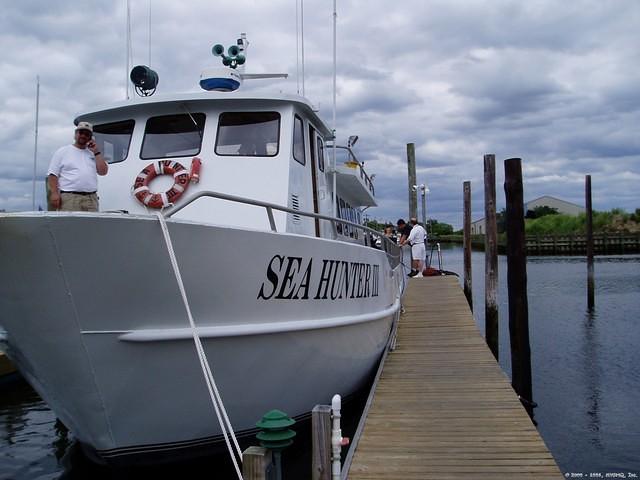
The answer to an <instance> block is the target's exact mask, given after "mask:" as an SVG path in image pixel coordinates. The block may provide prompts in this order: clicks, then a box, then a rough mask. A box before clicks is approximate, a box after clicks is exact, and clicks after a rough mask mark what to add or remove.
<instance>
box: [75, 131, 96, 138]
mask: <svg viewBox="0 0 640 480" xmlns="http://www.w3.org/2000/svg"><path fill="white" fill-rule="evenodd" d="M76 133H77V134H78V135H86V136H87V137H90V136H91V135H93V134H92V133H91V132H90V131H89V130H76Z"/></svg>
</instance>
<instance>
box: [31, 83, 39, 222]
mask: <svg viewBox="0 0 640 480" xmlns="http://www.w3.org/2000/svg"><path fill="white" fill-rule="evenodd" d="M39 110H40V76H39V75H38V76H36V131H35V140H34V142H35V145H34V146H33V190H32V192H31V209H32V210H33V211H35V209H36V165H37V164H38V113H39Z"/></svg>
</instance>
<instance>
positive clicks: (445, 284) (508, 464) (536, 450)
mask: <svg viewBox="0 0 640 480" xmlns="http://www.w3.org/2000/svg"><path fill="white" fill-rule="evenodd" d="M404 307H405V313H404V314H403V315H402V316H401V319H400V323H399V327H398V336H397V345H396V349H395V350H394V351H392V352H390V353H389V354H388V356H387V358H386V360H385V362H384V366H383V369H382V373H381V375H380V378H379V379H378V380H377V382H376V385H375V387H374V388H375V394H374V396H373V400H372V402H371V405H370V409H369V412H368V415H367V417H366V422H365V424H364V429H363V430H362V435H361V436H360V438H356V439H354V440H356V441H357V442H358V444H357V447H356V450H355V454H354V455H353V458H352V459H351V465H350V470H349V473H348V477H347V478H348V479H350V480H360V479H362V480H364V479H366V480H372V479H386V480H389V479H403V480H407V479H421V480H424V479H438V480H448V479H465V480H469V479H471V478H473V479H478V480H482V479H492V480H493V479H497V478H517V479H534V478H535V479H560V478H564V477H563V475H562V474H561V473H560V470H559V468H558V466H557V465H556V462H555V460H554V459H553V457H552V456H551V453H549V450H548V449H547V447H546V445H545V444H544V442H543V441H542V438H541V437H540V435H539V434H538V432H537V430H536V429H535V427H534V426H533V424H532V423H531V421H530V419H529V417H528V415H527V413H526V411H525V410H524V408H523V407H522V406H521V404H520V402H519V400H518V399H517V396H516V394H515V393H514V391H513V389H512V388H511V385H510V382H509V379H508V378H507V377H506V375H505V374H504V373H503V372H502V370H501V369H500V367H499V366H498V364H497V363H496V362H495V360H494V358H493V356H492V354H491V352H490V351H489V349H488V347H487V346H486V344H485V342H484V339H483V338H482V337H481V335H480V333H479V331H478V329H477V327H476V325H475V322H474V320H473V317H472V315H471V313H470V311H469V307H468V305H467V303H466V300H465V298H464V294H463V292H462V289H461V288H460V286H459V284H458V281H457V279H456V278H455V277H426V278H415V279H412V280H410V281H409V286H408V288H407V292H406V295H405V298H404ZM347 463H348V461H347Z"/></svg>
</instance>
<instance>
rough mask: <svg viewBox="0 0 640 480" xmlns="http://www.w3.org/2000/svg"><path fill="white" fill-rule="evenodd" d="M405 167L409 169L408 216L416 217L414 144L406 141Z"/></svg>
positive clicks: (416, 197)
mask: <svg viewBox="0 0 640 480" xmlns="http://www.w3.org/2000/svg"><path fill="white" fill-rule="evenodd" d="M407 168H408V169H409V218H418V192H417V188H416V185H417V183H416V146H415V144H413V143H407Z"/></svg>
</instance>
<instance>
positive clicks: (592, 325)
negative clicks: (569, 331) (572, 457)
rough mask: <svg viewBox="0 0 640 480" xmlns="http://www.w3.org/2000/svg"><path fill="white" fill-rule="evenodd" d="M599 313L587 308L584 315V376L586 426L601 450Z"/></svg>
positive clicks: (593, 441)
mask: <svg viewBox="0 0 640 480" xmlns="http://www.w3.org/2000/svg"><path fill="white" fill-rule="evenodd" d="M597 320H598V314H597V313H596V310H595V308H592V309H589V308H587V310H586V312H585V316H584V343H583V371H582V373H583V378H584V385H585V387H586V390H587V401H586V405H585V406H586V407H587V411H586V413H587V419H586V422H585V424H586V426H587V429H588V431H589V432H590V439H589V441H590V443H591V444H592V445H593V446H594V447H595V448H596V449H597V450H599V451H602V450H603V446H602V439H601V435H600V429H601V421H600V397H601V394H602V392H601V385H600V368H599V345H598V329H597V327H598V323H597Z"/></svg>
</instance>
